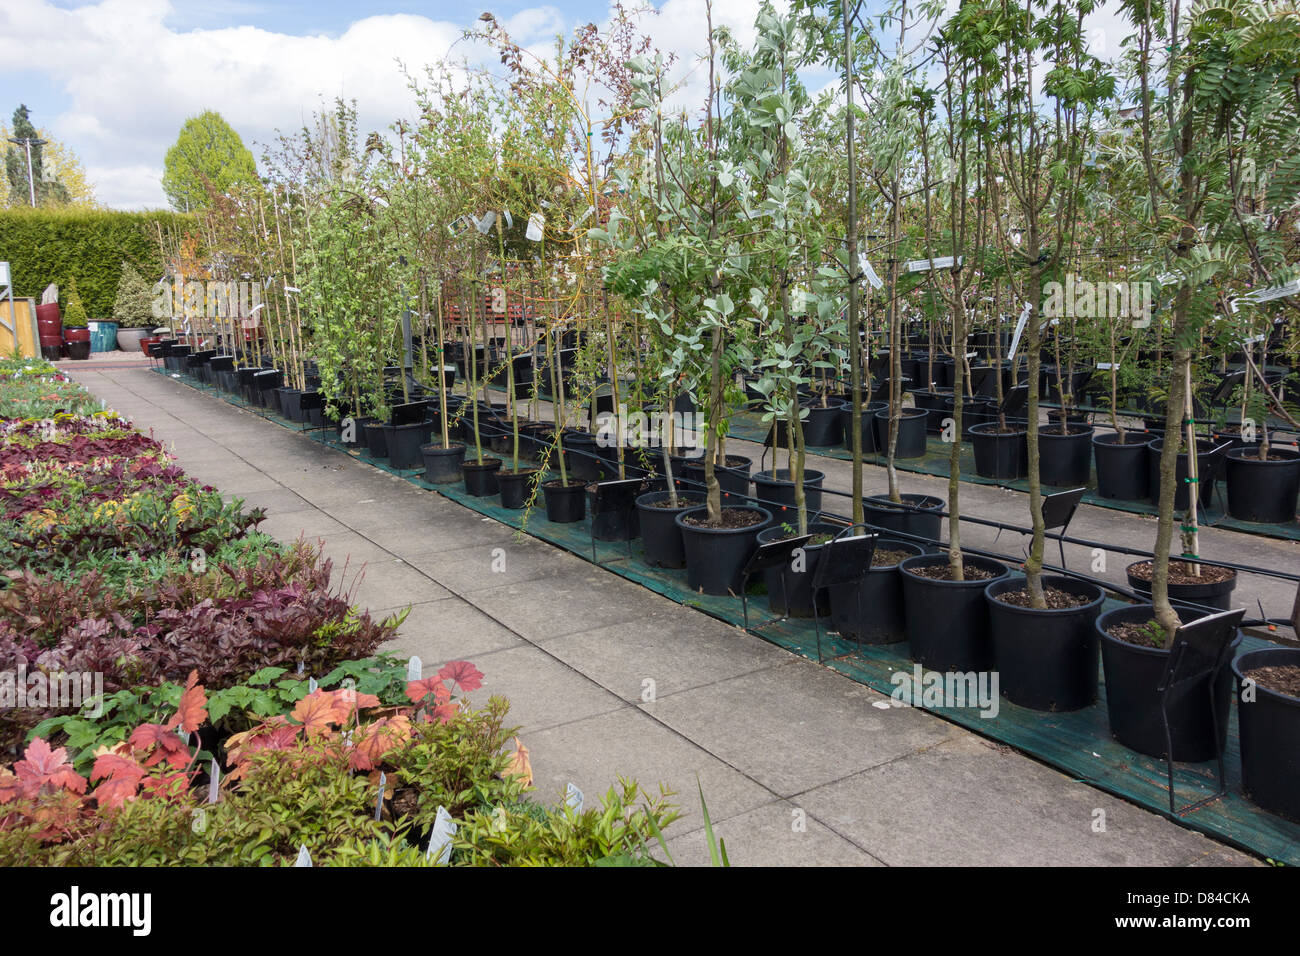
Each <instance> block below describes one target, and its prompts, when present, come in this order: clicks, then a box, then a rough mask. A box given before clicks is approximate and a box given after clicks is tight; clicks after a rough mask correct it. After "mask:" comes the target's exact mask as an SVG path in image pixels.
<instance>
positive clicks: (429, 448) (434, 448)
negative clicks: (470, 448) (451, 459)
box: [420, 441, 465, 455]
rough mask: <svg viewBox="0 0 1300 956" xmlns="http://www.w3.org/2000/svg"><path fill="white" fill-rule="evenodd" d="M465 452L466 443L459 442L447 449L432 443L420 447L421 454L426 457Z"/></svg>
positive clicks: (448, 446)
mask: <svg viewBox="0 0 1300 956" xmlns="http://www.w3.org/2000/svg"><path fill="white" fill-rule="evenodd" d="M464 450H465V443H464V442H458V441H454V442H452V443H451V444H450V445H447V446H446V447H444V446H442V445H435V444H433V443H432V442H430V443H429V444H427V445H421V446H420V452H421V453H422V454H425V455H454V454H455V453H456V452H458V451H464Z"/></svg>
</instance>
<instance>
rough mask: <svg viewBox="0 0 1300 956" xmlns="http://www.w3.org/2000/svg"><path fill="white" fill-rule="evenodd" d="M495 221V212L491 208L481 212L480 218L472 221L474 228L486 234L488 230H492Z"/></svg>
mask: <svg viewBox="0 0 1300 956" xmlns="http://www.w3.org/2000/svg"><path fill="white" fill-rule="evenodd" d="M496 221H497V214H496V213H495V212H493V211H492V210H491V209H489V210H488V211H487V212H485V213H483V217H482V218H481V219H479V220H477V221H476V222H475V223H474V228H475V229H477V230H478V231H479V232H481V233H482V234H483V235H485V236H486V235H487V234H488V233H489V232H491V231H492V226H493V225H494V224H495V223H496Z"/></svg>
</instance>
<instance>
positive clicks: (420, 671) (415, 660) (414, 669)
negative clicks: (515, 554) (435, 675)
mask: <svg viewBox="0 0 1300 956" xmlns="http://www.w3.org/2000/svg"><path fill="white" fill-rule="evenodd" d="M406 679H407V681H408V682H409V681H413V680H424V662H423V661H422V660H420V658H419V657H418V656H417V655H415V654H412V655H411V659H410V660H409V661H407V662H406Z"/></svg>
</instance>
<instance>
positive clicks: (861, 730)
mask: <svg viewBox="0 0 1300 956" xmlns="http://www.w3.org/2000/svg"><path fill="white" fill-rule="evenodd" d="M71 371H72V373H73V374H74V375H75V377H76V378H78V379H79V380H80V381H82V382H83V383H84V384H86V385H87V386H88V387H89V388H90V389H91V391H93V392H94V393H95V394H96V395H97V396H99V397H101V398H103V399H105V400H106V401H107V402H108V404H109V405H110V406H111V407H113V408H115V409H116V410H117V411H118V412H119V413H121V414H122V415H124V416H127V417H129V418H131V419H133V420H134V422H135V424H136V425H137V426H138V427H140V428H141V429H142V430H145V431H146V432H147V431H149V430H152V432H153V435H154V437H156V438H158V439H159V440H161V441H163V442H164V443H165V444H166V445H167V446H168V447H169V448H170V449H171V450H172V451H173V452H174V454H175V455H176V456H177V458H178V459H179V462H180V464H181V465H182V466H183V467H184V468H185V469H186V471H187V472H189V473H190V474H191V475H193V476H194V477H195V478H196V479H198V480H200V481H203V482H206V483H209V484H212V485H214V486H216V487H219V488H220V489H221V490H222V491H223V492H226V493H227V494H228V495H229V496H238V497H241V498H243V499H245V501H246V502H247V503H248V504H249V506H261V507H263V508H265V509H266V511H267V513H268V515H269V517H268V519H267V520H266V522H265V523H264V524H263V525H262V527H263V529H264V530H266V531H268V532H269V533H271V534H274V535H275V536H277V537H279V538H281V539H282V540H286V541H289V540H293V539H295V538H297V537H298V536H299V535H300V534H305V535H307V536H308V537H309V538H321V539H323V540H324V542H325V544H324V547H325V551H326V553H327V554H329V555H331V556H332V557H334V558H335V559H336V564H337V565H338V566H339V567H340V568H343V570H344V572H345V578H349V579H350V578H351V577H352V576H354V575H355V573H356V572H357V570H358V569H359V567H360V565H361V564H362V563H364V565H365V571H364V576H362V577H360V579H359V580H358V581H357V583H356V584H355V595H354V599H355V600H356V601H357V602H358V603H360V604H362V605H365V606H368V607H369V608H371V609H372V610H380V611H383V610H390V609H396V608H399V607H403V606H405V605H407V604H411V605H412V607H411V613H410V616H409V617H408V618H407V620H406V623H405V624H404V625H403V627H402V629H401V633H400V635H399V637H398V638H397V640H396V641H395V642H394V645H393V647H392V649H393V650H397V651H400V652H401V653H403V654H406V653H414V654H419V655H420V656H421V657H422V658H423V660H424V661H425V664H426V666H438V665H440V664H441V663H442V662H444V661H447V660H451V659H456V658H465V659H468V660H471V661H473V662H474V663H475V664H476V665H477V666H478V667H479V669H480V670H482V671H483V672H484V674H485V675H486V680H485V683H484V689H483V690H481V691H479V692H477V693H476V694H475V695H473V696H474V697H476V698H478V699H480V700H481V699H484V698H485V696H486V695H487V694H489V693H492V694H502V695H504V696H506V697H508V698H509V699H510V701H511V705H512V708H511V713H512V715H513V720H514V721H515V722H517V723H518V724H520V725H521V728H522V729H521V730H520V737H521V739H522V740H523V741H524V743H525V744H526V745H527V746H528V748H529V749H530V751H531V754H532V763H533V770H534V774H535V777H536V784H537V787H538V790H539V796H540V797H542V798H545V799H551V800H558V799H559V798H560V796H561V794H562V793H563V790H564V788H565V785H566V784H567V783H569V782H573V783H575V784H576V785H577V786H578V787H580V788H581V789H582V790H583V791H584V792H585V793H586V795H587V799H588V802H589V803H590V802H591V801H594V800H595V799H596V798H597V797H598V795H599V794H600V793H602V792H603V791H604V790H606V789H607V788H608V787H610V786H611V785H613V784H615V783H616V781H617V778H618V777H619V775H623V776H626V777H631V778H635V779H636V780H637V781H638V782H639V783H640V784H641V785H642V786H643V787H645V788H646V789H649V790H652V791H653V790H654V789H656V788H657V787H658V786H659V784H660V783H663V784H664V785H666V786H669V787H671V788H673V789H674V790H675V791H676V792H677V794H678V797H677V802H678V803H679V804H680V805H681V806H682V808H683V811H684V813H683V817H682V819H681V820H680V821H678V822H677V823H676V824H674V826H673V827H672V828H671V829H670V830H669V832H668V836H669V845H670V850H671V852H672V853H673V855H674V857H675V858H676V860H677V861H678V862H679V863H693V864H702V863H707V861H708V853H707V850H706V848H705V844H704V836H703V820H702V818H701V814H700V812H699V801H698V796H697V793H696V778H697V777H698V779H699V783H700V786H701V787H702V788H703V791H704V795H705V797H706V799H707V801H708V805H709V810H710V813H711V815H712V817H713V820H714V822H715V828H716V831H717V833H718V835H720V836H721V837H722V838H723V839H725V840H726V842H727V848H728V851H729V854H730V856H731V859H732V861H733V863H734V864H737V865H744V864H751V865H758V864H767V865H835V864H850V865H852V864H856V865H887V866H897V865H962V864H966V865H976V864H1075V865H1160V866H1193V865H1201V866H1203V865H1233V864H1250V863H1253V862H1254V861H1253V860H1252V859H1251V858H1250V857H1248V856H1245V855H1243V854H1241V853H1238V852H1236V851H1235V850H1232V849H1230V848H1228V847H1226V846H1223V845H1221V844H1219V843H1216V842H1214V841H1212V840H1210V839H1207V838H1206V837H1204V836H1201V835H1200V834H1197V833H1193V832H1191V831H1189V830H1185V829H1183V828H1182V827H1179V826H1177V825H1176V824H1174V823H1171V822H1170V821H1168V820H1165V819H1164V818H1162V817H1159V816H1156V815H1154V814H1152V813H1149V812H1147V811H1146V810H1143V809H1140V808H1138V807H1135V806H1132V805H1130V804H1128V803H1125V802H1124V801H1122V800H1119V799H1116V798H1114V797H1111V796H1108V795H1107V794H1104V793H1102V792H1100V791H1098V790H1095V789H1093V788H1091V787H1088V786H1086V785H1084V784H1081V783H1077V782H1075V781H1073V780H1071V779H1069V778H1068V777H1065V776H1063V775H1061V774H1059V773H1057V772H1055V771H1054V770H1051V769H1049V768H1047V767H1045V766H1043V765H1041V764H1039V763H1037V762H1035V761H1033V760H1031V759H1029V758H1027V757H1024V756H1022V755H1021V754H1019V753H1017V752H1015V751H1014V750H1011V749H1010V748H1007V747H1005V746H1002V745H999V744H994V743H992V742H990V741H986V740H984V739H983V738H980V737H978V736H976V735H974V734H972V733H969V732H967V731H965V730H963V729H961V728H959V727H956V726H954V725H952V724H949V723H947V722H945V721H943V720H941V719H939V718H937V717H934V716H931V715H929V714H926V713H924V712H922V711H920V710H913V709H911V708H884V709H882V708H880V707H876V706H873V704H880V703H882V702H883V701H885V700H886V698H884V697H883V696H882V695H880V694H878V693H876V692H875V691H872V690H870V689H868V688H866V687H863V686H861V685H859V684H856V683H854V682H852V681H850V680H848V679H847V678H844V677H841V676H839V675H836V674H834V673H832V672H830V671H828V670H826V669H824V668H822V667H819V666H818V665H816V664H814V663H811V662H808V661H805V660H802V659H800V658H796V657H794V656H792V655H790V654H788V653H787V652H785V651H783V650H781V649H779V648H777V647H775V646H773V645H770V644H768V643H766V642H764V641H762V640H761V639H759V638H756V637H753V636H751V635H749V634H747V633H745V632H744V631H742V630H740V629H738V628H734V627H731V626H728V625H726V624H723V623H721V622H719V621H716V620H714V619H712V618H709V617H707V616H705V615H703V614H701V613H699V612H697V611H694V610H692V609H690V608H685V607H681V606H679V605H677V604H675V603H673V602H672V601H670V600H668V599H667V598H664V597H661V596H659V595H656V594H653V593H652V592H650V591H648V590H646V589H644V588H641V587H640V586H638V585H636V584H633V583H631V582H628V581H626V580H624V579H622V578H620V577H618V576H616V575H614V574H611V573H609V572H606V571H603V570H601V569H599V568H596V567H594V566H593V565H591V564H589V563H587V562H585V561H583V560H581V559H579V558H577V557H575V556H573V555H570V554H567V553H565V552H562V551H559V550H557V549H555V548H553V547H551V546H549V545H546V544H543V543H541V542H539V541H536V540H533V539H519V538H516V537H514V536H513V531H512V530H511V529H510V528H508V527H506V526H505V525H502V524H500V523H498V522H496V521H494V520H492V519H490V518H483V517H481V516H479V515H477V514H475V513H473V512H471V511H469V510H468V509H465V508H462V507H460V506H459V505H457V504H455V503H454V502H451V501H449V500H447V499H445V498H442V497H440V496H439V495H437V494H434V493H431V492H427V491H422V490H420V489H417V488H415V487H414V486H413V485H411V484H410V483H408V482H405V481H402V480H400V479H397V478H394V477H391V476H389V475H387V474H385V473H383V472H380V471H379V470H378V469H375V468H372V467H371V466H369V465H366V464H364V463H361V462H358V461H355V460H353V459H352V458H351V457H349V456H348V455H345V454H343V453H341V452H338V451H335V450H332V449H329V448H326V447H323V446H321V445H319V444H317V443H315V442H313V441H311V440H310V439H307V438H304V437H301V436H295V435H293V434H292V433H291V432H288V431H286V430H285V429H283V428H281V427H280V426H277V425H274V424H270V423H268V422H264V421H262V420H260V419H259V418H257V417H256V416H254V415H252V414H250V413H247V412H243V411H240V410H238V409H236V408H234V407H232V406H230V405H228V404H226V403H224V402H222V401H219V400H217V399H216V398H214V397H212V396H208V395H205V394H202V393H200V392H197V391H195V390H193V389H191V388H188V387H186V386H184V385H182V384H180V383H177V382H173V381H169V380H167V379H165V378H163V377H162V376H159V375H156V374H154V373H150V372H148V371H147V370H144V369H118V368H115V369H104V370H102V371H101V370H95V369H91V368H78V369H72V370H71ZM502 559H504V563H502ZM345 563H346V567H344V565H345ZM1098 811H1104V815H1103V814H1099V813H1098ZM1099 820H1100V821H1104V830H1103V829H1099V828H1098V826H1097V822H1098V821H1099Z"/></svg>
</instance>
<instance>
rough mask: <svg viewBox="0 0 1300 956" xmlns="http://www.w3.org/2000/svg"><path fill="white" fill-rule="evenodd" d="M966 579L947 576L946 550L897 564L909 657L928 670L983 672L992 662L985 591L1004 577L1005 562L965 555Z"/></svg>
mask: <svg viewBox="0 0 1300 956" xmlns="http://www.w3.org/2000/svg"><path fill="white" fill-rule="evenodd" d="M962 566H963V570H964V573H965V577H966V580H964V581H953V580H951V579H950V574H949V568H948V556H947V555H946V554H921V555H917V556H916V557H913V558H908V559H907V560H905V561H903V563H902V564H900V565H899V566H898V571H899V576H900V577H901V578H902V582H903V612H904V619H905V621H906V624H907V639H908V642H909V644H910V645H911V655H912V660H914V661H916V662H917V663H919V664H921V665H922V666H923V667H925V668H927V669H928V670H935V671H940V672H947V671H987V670H989V669H990V668H991V667H992V666H993V643H992V639H991V637H990V634H989V612H988V604H987V602H986V601H985V599H984V589H985V587H987V586H988V585H989V584H991V583H993V582H995V581H1000V580H1002V579H1004V578H1008V577H1010V575H1011V571H1010V570H1009V569H1008V568H1007V566H1006V565H1004V564H1002V563H1001V562H999V561H994V560H992V559H990V558H981V557H976V556H974V555H966V556H964V557H963V560H962Z"/></svg>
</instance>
